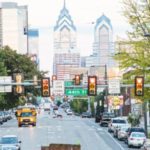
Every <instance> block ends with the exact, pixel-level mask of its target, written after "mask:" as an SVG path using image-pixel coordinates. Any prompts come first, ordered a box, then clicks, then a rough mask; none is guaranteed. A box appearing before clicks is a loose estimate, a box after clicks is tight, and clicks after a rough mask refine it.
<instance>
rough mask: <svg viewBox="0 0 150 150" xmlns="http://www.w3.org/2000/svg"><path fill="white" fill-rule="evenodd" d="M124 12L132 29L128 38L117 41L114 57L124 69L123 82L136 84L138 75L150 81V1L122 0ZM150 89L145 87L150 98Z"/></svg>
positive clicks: (128, 33) (146, 95)
mask: <svg viewBox="0 0 150 150" xmlns="http://www.w3.org/2000/svg"><path fill="white" fill-rule="evenodd" d="M122 4H123V5H122V13H123V15H124V17H125V18H126V20H127V22H128V23H129V25H130V27H131V29H130V31H128V32H127V35H128V38H127V39H126V40H118V41H117V48H118V49H117V53H116V55H115V56H114V58H115V59H116V60H117V61H118V62H119V67H120V68H121V69H123V70H124V75H123V79H124V81H123V83H132V84H134V77H135V76H137V75H140V76H144V77H145V83H148V82H149V81H150V37H148V36H145V35H147V33H150V24H149V22H150V1H149V0H145V1H137V0H122ZM149 94H150V90H149V89H148V88H147V89H145V97H144V99H147V98H148V95H149Z"/></svg>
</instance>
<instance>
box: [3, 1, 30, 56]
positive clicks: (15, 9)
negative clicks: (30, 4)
mask: <svg viewBox="0 0 150 150" xmlns="http://www.w3.org/2000/svg"><path fill="white" fill-rule="evenodd" d="M27 10H28V9H27V6H18V5H17V3H14V2H3V3H0V46H1V47H2V46H6V45H8V46H9V47H10V48H12V49H14V50H16V51H17V52H18V53H20V54H26V53H27V30H26V29H27Z"/></svg>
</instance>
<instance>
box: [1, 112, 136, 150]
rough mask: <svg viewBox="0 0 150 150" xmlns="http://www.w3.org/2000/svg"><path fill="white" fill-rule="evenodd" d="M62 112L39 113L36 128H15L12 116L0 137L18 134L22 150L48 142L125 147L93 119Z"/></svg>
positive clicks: (108, 149) (84, 149) (96, 149)
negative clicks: (54, 115) (55, 114)
mask: <svg viewBox="0 0 150 150" xmlns="http://www.w3.org/2000/svg"><path fill="white" fill-rule="evenodd" d="M62 111H63V110H62ZM62 114H63V118H53V117H52V114H51V115H49V114H48V112H41V114H40V115H38V121H37V126H36V127H32V126H31V127H20V128H18V126H17V120H16V118H13V119H12V120H10V121H8V122H6V123H4V124H3V125H2V126H0V128H1V129H0V136H2V135H10V134H15V135H18V137H19V139H20V140H21V141H22V150H40V148H41V146H47V145H49V144H51V143H68V144H81V150H100V149H105V150H127V149H128V148H127V145H125V144H124V142H119V141H118V140H116V139H114V138H113V137H112V136H111V135H110V134H109V133H108V132H107V128H101V127H100V126H99V125H98V124H96V123H95V122H94V119H89V118H80V117H78V116H67V115H66V114H65V112H62ZM134 150H136V149H135V148H134Z"/></svg>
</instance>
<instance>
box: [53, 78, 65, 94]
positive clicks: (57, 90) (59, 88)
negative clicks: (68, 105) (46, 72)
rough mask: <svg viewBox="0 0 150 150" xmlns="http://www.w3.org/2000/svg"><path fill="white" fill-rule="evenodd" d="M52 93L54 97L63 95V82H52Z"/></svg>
mask: <svg viewBox="0 0 150 150" xmlns="http://www.w3.org/2000/svg"><path fill="white" fill-rule="evenodd" d="M53 93H54V94H55V95H64V81H63V80H54V81H53Z"/></svg>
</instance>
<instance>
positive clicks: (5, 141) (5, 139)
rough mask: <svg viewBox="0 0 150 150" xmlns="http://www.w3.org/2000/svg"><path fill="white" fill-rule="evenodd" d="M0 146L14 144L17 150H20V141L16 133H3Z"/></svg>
mask: <svg viewBox="0 0 150 150" xmlns="http://www.w3.org/2000/svg"><path fill="white" fill-rule="evenodd" d="M0 146H1V147H2V146H15V147H16V148H17V150H21V141H19V140H18V137H17V136H16V135H5V136H2V137H1V139H0Z"/></svg>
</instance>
